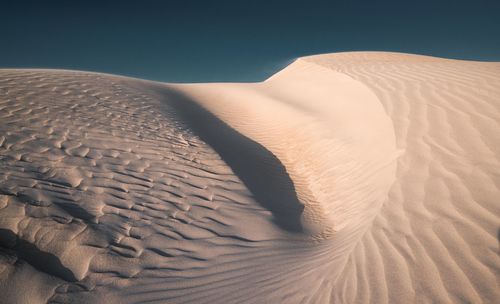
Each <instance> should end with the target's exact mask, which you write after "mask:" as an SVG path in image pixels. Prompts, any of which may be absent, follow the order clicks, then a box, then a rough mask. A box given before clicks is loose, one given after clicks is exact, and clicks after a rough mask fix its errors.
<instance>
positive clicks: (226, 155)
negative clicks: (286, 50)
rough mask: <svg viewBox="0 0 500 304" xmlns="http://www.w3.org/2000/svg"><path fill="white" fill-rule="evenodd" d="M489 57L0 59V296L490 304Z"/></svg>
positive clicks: (496, 223)
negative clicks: (157, 69) (41, 66)
mask: <svg viewBox="0 0 500 304" xmlns="http://www.w3.org/2000/svg"><path fill="white" fill-rule="evenodd" d="M499 84H500V63H482V62H467V61H458V60H446V59H439V58H433V57H426V56H416V55H406V54H395V53H379V52H354V53H339V54H328V55H319V56H311V57H304V58H300V59H298V60H296V61H295V62H294V63H293V64H291V65H290V66H288V67H287V68H285V69H284V70H282V71H280V72H278V73H277V74H275V75H274V76H272V77H271V78H269V79H268V80H266V81H264V82H261V83H211V84H163V83H155V82H149V81H143V80H139V79H131V78H125V77H118V76H112V75H104V74H96V73H87V72H76V71H60V70H0V295H1V301H0V302H2V303H3V302H5V303H413V302H418V303H436V302H441V303H495V302H496V301H497V299H499V298H500V292H499V290H500V289H499V285H498V282H499V279H500V277H499V274H500V257H499V254H498V253H499V238H498V235H499V231H500V219H499V215H500V205H499V204H498V197H500V190H499V187H500V185H499V181H500V179H499V176H498V173H499V172H500V161H499V155H500V140H499V139H500V137H499V136H498V135H497V133H498V130H499V129H500V128H499V121H500V103H499V100H500V86H499Z"/></svg>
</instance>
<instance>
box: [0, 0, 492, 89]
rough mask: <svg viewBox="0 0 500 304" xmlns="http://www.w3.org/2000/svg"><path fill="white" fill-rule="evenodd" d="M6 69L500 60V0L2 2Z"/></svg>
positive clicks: (202, 73) (260, 70) (199, 78)
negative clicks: (314, 58) (360, 56)
mask: <svg viewBox="0 0 500 304" xmlns="http://www.w3.org/2000/svg"><path fill="white" fill-rule="evenodd" d="M0 35H1V36H0V67H40V68H66V69H78V70H88V71H98V72H106V73H113V74H121V75H128V76H134V77H139V78H146V79H152V80H158V81H171V82H203V81H259V80H263V79H265V78H266V77H268V76H269V75H271V74H272V73H274V72H275V71H276V70H278V69H280V68H281V67H283V66H284V65H286V64H287V63H289V62H290V61H291V60H293V58H296V57H299V56H304V55H309V54H318V53H330V52H339V51H356V50H384V51H400V52H409V53H418V54H428V55H435V56H442V57H448V58H460V59H472V60H488V61H500V1H495V0H471V1H461V0H457V1H440V0H434V1H430V0H420V1H403V0H400V1H395V0H391V1H389V0H386V1H377V0H351V1H348V0H346V1H316V0H310V1H293V0H289V1H282V0H277V1H272V0H267V1H239V0H232V1H217V0H214V1H209V0H206V1H192V0H183V1H168V0H167V1H148V0H145V1H125V0H124V1H92V0H90V1H79V2H77V1H32V2H30V1H11V3H9V2H7V1H2V2H1V4H0Z"/></svg>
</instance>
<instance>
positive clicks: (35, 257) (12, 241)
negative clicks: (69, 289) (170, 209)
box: [0, 228, 77, 282]
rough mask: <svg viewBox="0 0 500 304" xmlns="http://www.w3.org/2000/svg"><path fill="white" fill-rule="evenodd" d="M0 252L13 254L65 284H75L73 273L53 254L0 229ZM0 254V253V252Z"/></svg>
mask: <svg viewBox="0 0 500 304" xmlns="http://www.w3.org/2000/svg"><path fill="white" fill-rule="evenodd" d="M0 251H4V252H5V253H7V254H14V255H16V256H17V257H18V258H19V259H21V260H24V261H26V262H27V263H29V264H30V265H31V266H33V267H34V268H36V269H38V270H39V271H42V272H45V273H47V274H49V275H51V276H55V277H58V278H60V279H62V280H64V281H67V282H76V281H77V279H76V277H75V275H74V274H73V272H72V271H71V270H70V269H69V268H66V267H65V266H64V265H63V264H62V263H61V260H60V259H59V258H58V257H57V256H56V255H54V254H52V253H49V252H45V251H42V250H40V249H39V248H38V247H37V246H36V245H35V244H32V243H30V242H28V241H25V240H23V239H21V238H18V237H17V235H16V234H15V233H14V232H12V231H11V230H8V229H1V228H0ZM0 254H1V252H0Z"/></svg>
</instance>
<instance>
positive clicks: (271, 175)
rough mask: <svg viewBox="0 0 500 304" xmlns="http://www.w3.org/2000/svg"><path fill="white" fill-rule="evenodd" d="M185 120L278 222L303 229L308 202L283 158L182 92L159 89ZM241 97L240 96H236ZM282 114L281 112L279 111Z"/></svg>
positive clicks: (297, 229) (286, 227)
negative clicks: (302, 199) (297, 189)
mask: <svg viewBox="0 0 500 304" xmlns="http://www.w3.org/2000/svg"><path fill="white" fill-rule="evenodd" d="M155 91H156V92H158V93H160V94H161V95H162V96H164V100H165V101H166V102H167V104H169V105H171V106H172V107H173V108H174V109H175V111H176V113H177V114H178V115H179V116H180V117H181V119H182V120H183V121H184V122H185V123H187V125H188V126H189V127H191V129H192V130H193V131H194V132H195V134H196V135H198V136H199V137H200V138H201V139H202V140H203V141H204V142H206V143H207V144H208V145H210V146H211V147H212V148H213V149H214V150H215V151H216V152H217V153H218V154H219V155H220V157H221V158H222V159H223V160H224V161H225V162H226V164H227V165H229V166H230V167H231V169H232V170H233V172H234V173H235V174H236V175H237V176H238V177H239V178H240V179H241V181H242V182H243V183H244V184H245V186H246V187H247V188H248V189H249V190H250V192H252V194H253V195H254V197H255V199H256V200H257V202H258V203H259V204H261V205H262V206H263V207H264V208H266V209H268V210H269V211H271V212H272V214H273V217H274V222H275V223H276V224H277V225H278V226H279V227H281V228H282V229H284V230H286V231H289V232H303V227H302V225H301V221H300V218H301V215H302V212H303V210H304V205H303V204H302V203H301V202H300V201H299V200H298V198H297V195H296V192H295V187H294V185H293V182H292V180H291V178H290V176H289V175H288V173H287V172H286V169H285V166H284V165H283V164H282V163H281V162H280V160H279V159H278V158H277V157H276V156H275V155H274V154H273V153H271V152H270V151H269V150H267V149H266V148H265V147H264V146H262V145H261V144H259V143H257V142H255V141H253V140H251V139H250V138H248V137H246V136H244V135H242V134H240V133H239V132H237V131H236V130H234V129H233V128H231V127H230V126H228V125H227V124H226V123H225V122H223V121H222V120H220V119H219V118H217V117H216V116H215V115H213V114H212V113H210V112H209V111H207V110H206V109H204V108H203V107H201V106H200V105H198V104H197V103H196V102H194V101H192V100H190V99H189V98H188V97H186V96H184V95H183V94H181V93H179V92H174V91H167V90H165V89H164V88H161V89H155ZM235 98H237V96H235ZM277 114H278V113H277Z"/></svg>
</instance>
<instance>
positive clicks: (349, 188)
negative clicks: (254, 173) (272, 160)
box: [169, 59, 398, 239]
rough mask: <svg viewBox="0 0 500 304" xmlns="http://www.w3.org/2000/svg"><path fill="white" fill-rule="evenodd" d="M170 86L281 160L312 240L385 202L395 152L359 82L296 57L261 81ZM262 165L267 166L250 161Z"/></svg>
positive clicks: (376, 106)
mask: <svg viewBox="0 0 500 304" xmlns="http://www.w3.org/2000/svg"><path fill="white" fill-rule="evenodd" d="M169 87H171V88H172V89H174V90H178V91H180V92H182V94H184V95H185V96H188V97H189V99H190V100H191V102H195V103H197V104H198V105H200V106H201V107H203V108H205V109H207V110H208V111H210V112H211V113H213V114H214V115H215V116H217V117H218V118H220V119H221V120H223V121H224V122H225V123H226V124H227V125H229V126H230V127H231V128H233V129H235V130H236V131H237V132H239V133H241V134H242V135H243V136H246V137H248V138H251V139H252V140H254V141H256V142H258V143H260V144H261V145H262V146H264V147H265V148H267V149H268V150H269V151H270V152H271V153H272V154H274V155H275V156H276V157H277V158H278V159H279V160H280V161H281V163H282V164H283V166H284V167H285V169H286V173H287V174H288V175H289V176H290V178H291V181H292V183H293V188H294V189H290V191H293V192H295V193H296V196H297V198H298V200H299V201H300V203H301V204H303V206H304V210H303V214H302V215H301V219H300V220H301V225H302V227H303V229H304V232H306V233H307V234H309V235H311V236H313V237H314V238H317V239H321V238H328V237H331V235H332V234H333V233H334V232H335V231H338V230H341V229H343V228H344V227H346V226H348V225H349V223H350V224H351V225H354V226H358V225H364V223H365V222H366V220H362V219H361V218H370V214H371V215H372V216H374V215H375V213H376V211H377V209H378V208H379V207H380V205H381V202H382V201H383V200H384V199H385V195H386V193H387V191H388V188H389V187H390V185H391V183H392V181H393V179H394V174H395V158H396V156H397V154H398V152H397V151H396V148H395V139H394V130H393V128H392V123H391V121H390V119H389V117H388V116H387V115H386V114H385V112H384V109H383V107H382V105H381V104H380V102H379V101H378V99H377V97H376V96H375V94H373V93H372V92H371V91H370V90H369V89H368V88H367V87H366V86H364V85H363V84H362V83H360V82H358V81H355V80H353V79H352V78H350V77H348V76H346V75H344V74H341V73H338V72H335V71H333V70H329V69H326V68H323V67H321V66H319V65H316V64H313V63H309V62H305V61H303V60H300V59H299V60H297V61H296V62H294V63H293V64H291V65H290V66H288V67H286V68H285V69H284V70H282V71H280V72H279V73H277V74H276V75H274V76H273V77H271V78H270V79H268V80H266V81H265V82H263V83H256V84H247V83H240V84H228V83H222V84H193V85H170V86H169ZM261 165H262V166H267V165H268V164H266V163H263V164H255V163H254V164H249V166H251V167H252V168H251V169H253V170H255V166H261ZM275 191H279V190H278V189H276V190H275ZM278 199H279V198H278ZM281 205H282V206H283V208H287V206H289V204H287V201H286V200H283V202H282V203H281ZM368 222H369V221H368ZM366 224H367V223H366Z"/></svg>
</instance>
